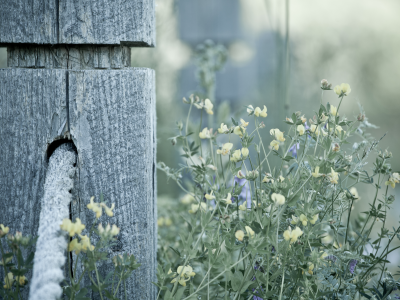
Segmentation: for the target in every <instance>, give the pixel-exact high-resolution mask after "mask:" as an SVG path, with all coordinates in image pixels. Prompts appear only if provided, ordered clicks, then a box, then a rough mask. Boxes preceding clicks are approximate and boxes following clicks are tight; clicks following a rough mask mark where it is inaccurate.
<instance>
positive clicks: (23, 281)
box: [16, 276, 27, 286]
mask: <svg viewBox="0 0 400 300" xmlns="http://www.w3.org/2000/svg"><path fill="white" fill-rule="evenodd" d="M16 279H17V280H18V283H19V285H21V286H24V285H25V284H26V282H27V280H26V277H25V276H17V277H16Z"/></svg>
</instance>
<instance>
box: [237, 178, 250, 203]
mask: <svg viewBox="0 0 400 300" xmlns="http://www.w3.org/2000/svg"><path fill="white" fill-rule="evenodd" d="M234 182H236V183H237V184H238V185H240V186H243V188H242V191H241V193H240V194H239V197H238V198H239V199H238V200H239V201H242V200H246V199H247V208H248V209H251V197H250V188H249V183H248V182H247V181H246V179H245V178H242V179H240V178H238V177H236V176H235V178H234Z"/></svg>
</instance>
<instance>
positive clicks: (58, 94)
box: [0, 69, 66, 235]
mask: <svg viewBox="0 0 400 300" xmlns="http://www.w3.org/2000/svg"><path fill="white" fill-rule="evenodd" d="M65 91H66V84H65V71H63V70H46V69H0V111H1V119H0V128H1V135H0V144H1V145H2V146H1V147H0V165H1V166H2V167H1V170H0V199H2V201H0V211H2V212H3V213H1V214H0V223H3V224H7V225H8V226H10V229H11V231H12V232H13V233H15V231H16V230H18V231H21V232H23V234H31V235H36V234H37V228H38V220H39V214H40V199H41V197H42V196H43V184H44V175H45V172H46V167H47V159H46V150H47V146H48V143H50V142H51V141H53V140H54V139H56V138H57V135H55V132H57V130H58V129H59V128H60V126H61V122H62V121H64V120H65V118H66V110H65V100H66V96H65ZM53 127H54V128H53ZM55 128H57V129H55Z"/></svg>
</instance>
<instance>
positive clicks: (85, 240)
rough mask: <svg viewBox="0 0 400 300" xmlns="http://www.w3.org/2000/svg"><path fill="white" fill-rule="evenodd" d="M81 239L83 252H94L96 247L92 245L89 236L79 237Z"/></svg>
mask: <svg viewBox="0 0 400 300" xmlns="http://www.w3.org/2000/svg"><path fill="white" fill-rule="evenodd" d="M79 237H80V238H81V250H82V251H83V252H86V251H87V250H90V251H93V250H94V246H93V245H91V244H90V239H89V237H88V236H87V235H79Z"/></svg>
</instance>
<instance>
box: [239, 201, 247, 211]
mask: <svg viewBox="0 0 400 300" xmlns="http://www.w3.org/2000/svg"><path fill="white" fill-rule="evenodd" d="M239 209H240V210H247V201H244V202H243V203H242V204H241V205H239Z"/></svg>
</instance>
